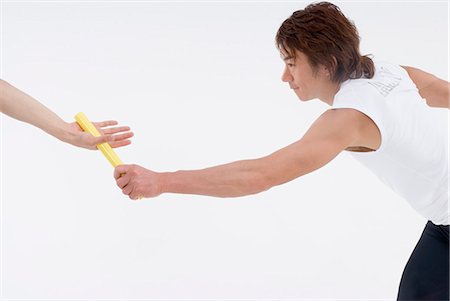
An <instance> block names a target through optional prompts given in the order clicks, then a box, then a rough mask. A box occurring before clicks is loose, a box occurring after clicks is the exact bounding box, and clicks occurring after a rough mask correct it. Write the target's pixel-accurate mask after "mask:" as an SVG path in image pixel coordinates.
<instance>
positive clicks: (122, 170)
mask: <svg viewBox="0 0 450 301" xmlns="http://www.w3.org/2000/svg"><path fill="white" fill-rule="evenodd" d="M129 168H130V165H125V164H122V165H118V166H117V167H116V168H114V178H115V179H116V180H117V179H118V178H120V177H121V176H122V175H124V174H126V173H127V171H128V169H129Z"/></svg>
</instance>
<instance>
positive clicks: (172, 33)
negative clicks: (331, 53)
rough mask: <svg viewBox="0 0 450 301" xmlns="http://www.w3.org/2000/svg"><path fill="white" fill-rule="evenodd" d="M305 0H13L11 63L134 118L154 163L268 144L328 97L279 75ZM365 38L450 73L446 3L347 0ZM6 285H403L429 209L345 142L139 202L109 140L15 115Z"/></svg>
mask: <svg viewBox="0 0 450 301" xmlns="http://www.w3.org/2000/svg"><path fill="white" fill-rule="evenodd" d="M307 4H308V2H300V1H296V2H245V3H244V2H203V3H202V2H184V3H183V2H171V3H162V2H131V1H130V2H125V1H123V2H115V3H114V2H106V1H105V2H76V1H74V2H64V1H53V2H38V1H28V2H19V1H17V2H15V1H3V4H2V29H1V33H2V66H1V67H2V78H4V79H5V80H7V81H8V82H10V83H11V84H13V85H15V86H17V87H19V88H21V89H22V90H24V91H25V92H27V93H28V94H30V95H32V96H34V97H35V98H36V99H38V100H40V101H41V102H42V103H44V104H45V105H47V106H48V107H50V108H51V109H52V110H54V111H55V112H57V113H58V114H59V115H60V116H62V117H63V118H64V119H65V120H67V121H72V120H73V116H74V115H75V114H76V113H78V112H79V111H83V112H85V113H86V115H87V116H88V117H89V118H90V119H91V120H97V121H98V120H104V119H110V118H114V119H117V120H119V121H120V122H121V123H122V124H125V125H130V126H131V127H132V129H133V131H134V132H135V133H136V136H135V138H134V139H133V143H132V145H131V146H129V147H127V148H124V149H119V150H117V152H118V154H119V156H120V157H121V158H122V160H123V161H124V162H126V163H135V164H140V165H143V166H145V167H147V168H150V169H153V170H156V171H174V170H179V169H199V168H204V167H209V166H212V165H217V164H223V163H228V162H231V161H236V160H241V159H250V158H256V157H260V156H264V155H267V154H270V153H271V152H273V151H275V150H277V149H279V148H281V147H284V146H286V145H288V144H290V143H292V142H294V141H296V140H297V139H299V138H300V137H301V136H302V135H303V133H305V131H306V130H307V129H308V127H309V125H310V124H311V123H312V122H313V121H314V120H315V119H316V118H317V117H318V116H319V115H320V114H321V113H322V112H324V111H325V110H326V109H327V106H326V105H325V104H323V103H320V102H319V101H313V102H309V103H301V102H299V101H298V100H297V99H296V97H295V95H294V94H293V92H292V91H291V90H290V89H289V88H288V86H287V84H286V83H282V82H281V80H280V78H281V72H282V70H283V63H282V61H281V59H280V57H279V53H278V52H277V50H276V48H275V43H274V37H275V33H276V31H277V30H278V27H279V26H280V25H281V23H282V22H283V21H284V20H285V19H286V18H287V17H288V16H289V15H290V14H291V13H292V12H293V11H295V10H297V9H302V8H304V7H305V6H306V5H307ZM336 4H338V5H339V6H340V7H341V9H342V10H343V12H344V13H345V14H346V15H347V16H348V17H349V18H350V19H352V20H354V21H355V23H356V25H357V27H358V28H359V32H360V35H361V36H362V43H361V48H362V53H363V54H368V53H372V54H374V55H375V58H378V59H387V60H390V61H393V62H395V63H398V64H403V65H412V66H416V67H419V68H422V69H424V70H427V71H429V72H432V73H434V74H436V75H437V76H439V77H441V78H444V79H447V80H448V73H447V72H448V71H447V70H448V57H447V56H448V50H449V49H448V34H449V33H448V4H447V3H446V2H430V1H426V2H336ZM2 119H3V120H2V128H1V133H2V145H1V147H2V148H1V151H2V161H1V171H2V192H1V196H2V199H1V201H2V202H1V209H2V210H1V226H2V227H1V242H2V245H1V254H2V261H1V285H2V300H7V299H9V298H31V299H33V298H41V299H52V298H53V299H58V300H62V299H64V298H72V299H74V298H86V299H100V298H103V299H107V298H115V299H124V300H125V299H132V298H145V299H156V298H161V299H174V298H178V299H196V300H198V299H244V298H247V299H284V298H293V299H304V300H312V299H333V300H335V299H347V300H348V299H358V300H366V299H389V300H393V299H395V298H396V294H397V288H398V284H399V281H400V277H401V273H402V271H403V268H404V266H405V264H406V261H407V260H408V258H409V255H410V254H411V252H412V250H413V248H414V246H415V244H416V242H417V240H418V239H419V236H420V234H421V232H422V229H423V227H424V225H425V223H426V220H425V219H424V218H422V217H420V216H419V215H418V214H417V213H415V211H413V209H411V208H410V207H409V205H408V204H407V202H406V201H405V200H403V199H401V198H399V197H397V196H396V195H395V194H394V193H393V192H391V191H390V190H389V189H388V188H386V187H385V186H384V185H383V184H381V183H380V182H379V181H378V180H377V178H375V176H373V175H372V174H371V173H370V172H369V171H368V170H366V169H365V168H364V167H362V166H361V165H359V164H358V163H357V162H356V161H354V160H353V159H352V158H350V156H349V155H348V154H341V155H340V156H339V157H338V158H337V159H336V160H334V161H333V162H331V163H330V164H329V165H328V166H326V167H324V168H322V169H320V170H319V171H316V172H315V173H313V174H310V175H307V176H304V177H302V178H299V179H297V180H295V181H292V182H290V183H287V184H285V185H283V186H279V187H275V188H273V189H271V190H269V191H268V192H264V193H261V194H258V195H254V196H248V197H242V198H234V199H219V198H211V197H204V196H193V195H175V194H166V195H162V196H160V197H158V198H156V199H145V200H142V201H139V202H133V201H130V200H129V199H128V198H126V197H125V196H123V195H122V193H121V191H120V190H119V189H118V188H117V187H116V186H115V181H114V179H113V177H112V174H113V170H112V168H111V166H110V165H109V163H108V162H107V161H106V159H105V158H104V157H103V156H102V155H101V153H100V152H94V151H87V150H83V149H78V148H74V147H72V146H70V145H67V144H63V143H61V142H60V141H58V140H57V139H54V138H53V137H50V136H48V135H46V134H45V133H43V132H42V131H40V130H38V129H36V128H34V127H32V126H29V125H27V124H24V123H20V122H17V121H15V120H12V119H10V118H8V117H4V116H3V118H2Z"/></svg>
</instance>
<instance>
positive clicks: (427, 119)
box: [114, 2, 449, 300]
mask: <svg viewBox="0 0 450 301" xmlns="http://www.w3.org/2000/svg"><path fill="white" fill-rule="evenodd" d="M276 42H277V45H278V47H279V49H280V52H281V55H282V58H283V60H284V62H285V64H286V67H285V70H284V72H283V75H282V80H283V81H284V82H286V83H288V84H289V87H290V88H291V89H292V90H293V91H294V93H295V94H296V95H297V97H298V98H299V99H300V100H302V101H309V100H311V99H319V100H321V101H323V102H325V103H327V104H328V105H330V106H331V109H329V110H328V111H326V112H325V113H324V114H322V115H321V116H320V117H319V118H318V119H317V120H316V121H315V122H314V123H313V124H312V126H311V127H310V129H309V130H308V131H307V132H306V134H305V135H304V136H303V137H302V138H301V139H300V140H299V141H296V142H294V143H293V144H291V145H289V146H287V147H285V148H283V149H280V150H278V151H276V152H274V153H272V154H270V155H268V156H265V157H262V158H258V159H254V160H244V161H237V162H233V163H229V164H225V165H220V166H215V167H211V168H206V169H202V170H189V171H177V172H167V173H157V172H153V171H150V170H147V169H145V168H142V167H140V166H136V165H122V166H118V167H117V168H116V169H115V172H114V176H115V179H116V181H117V185H118V186H119V188H120V189H122V192H123V193H124V194H126V195H128V196H129V197H130V198H131V199H137V198H140V197H155V196H158V195H160V194H161V193H166V192H169V193H184V194H200V195H209V196H216V197H238V196H244V195H249V194H255V193H259V192H262V191H265V190H268V189H270V188H271V187H273V186H276V185H280V184H283V183H286V182H289V181H291V180H293V179H295V178H298V177H300V176H302V175H305V174H307V173H310V172H312V171H314V170H316V169H318V168H321V167H322V166H324V165H326V164H327V163H328V162H330V161H331V160H333V158H335V157H336V156H337V155H338V154H339V153H340V152H342V151H344V150H346V151H349V152H350V153H351V154H352V155H353V156H354V157H355V158H356V159H357V160H358V161H360V162H361V163H362V164H364V165H366V166H367V167H368V168H369V169H371V170H372V171H373V172H374V173H375V174H376V175H377V176H379V177H380V179H381V180H382V181H383V182H384V183H385V184H386V185H388V186H390V187H391V188H392V189H393V190H394V191H396V192H397V193H398V194H399V195H401V196H402V197H404V198H405V199H406V200H407V201H408V202H409V203H410V204H411V206H412V207H414V208H415V209H416V210H417V211H418V212H419V213H420V214H422V215H423V216H424V217H426V218H427V219H428V220H429V222H428V224H427V225H426V227H425V230H424V233H423V235H422V237H421V239H420V241H419V243H418V244H417V247H416V248H415V250H414V252H413V254H412V256H411V258H410V260H409V262H408V264H407V266H406V268H405V271H404V274H403V277H402V281H401V284H400V289H399V294H398V299H400V300H416V299H421V300H425V299H426V300H443V299H446V300H448V296H449V267H448V264H449V260H448V251H449V246H448V227H449V226H448V225H449V211H448V133H447V129H446V128H445V127H443V126H442V123H439V122H437V121H436V120H435V119H433V118H432V116H433V115H432V111H433V110H431V109H430V108H429V107H428V106H427V104H426V103H425V102H424V101H423V100H422V97H424V98H426V99H427V103H428V104H429V105H430V106H436V107H445V108H448V106H449V104H448V100H449V99H448V96H449V83H448V82H446V81H443V80H440V79H437V78H436V77H434V76H432V75H430V74H427V73H425V72H423V71H420V70H418V69H414V68H411V67H405V68H402V67H401V66H398V65H394V64H390V63H387V62H377V63H374V62H373V61H372V60H371V59H370V58H369V57H367V56H361V55H360V53H359V36H358V32H357V30H356V28H355V26H354V24H353V23H352V22H350V21H349V20H348V19H347V18H346V17H345V16H344V15H343V14H342V13H341V11H340V9H339V8H338V7H336V6H335V5H333V4H331V3H327V2H321V3H316V4H311V5H309V6H307V7H306V8H305V9H304V10H299V11H296V12H294V13H293V14H292V16H290V17H289V18H288V19H287V20H285V21H284V22H283V24H282V25H281V27H280V29H279V31H278V33H277V36H276ZM411 78H413V79H414V81H415V82H413V81H412V80H411ZM416 86H417V87H418V88H419V90H418V89H417V88H416Z"/></svg>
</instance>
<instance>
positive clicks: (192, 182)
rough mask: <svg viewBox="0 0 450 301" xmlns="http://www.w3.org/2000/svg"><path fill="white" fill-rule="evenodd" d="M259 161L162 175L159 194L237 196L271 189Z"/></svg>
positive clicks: (238, 162) (246, 161)
mask: <svg viewBox="0 0 450 301" xmlns="http://www.w3.org/2000/svg"><path fill="white" fill-rule="evenodd" d="M264 170H265V169H264V166H263V163H262V162H261V160H258V159H255V160H243V161H237V162H233V163H229V164H224V165H219V166H214V167H210V168H206V169H202V170H180V171H176V172H167V173H161V174H160V179H161V189H162V193H182V194H198V195H208V196H215V197H223V198H225V197H239V196H245V195H250V194H256V193H259V192H262V191H264V190H267V189H269V188H270V185H268V183H267V180H266V178H265V177H264Z"/></svg>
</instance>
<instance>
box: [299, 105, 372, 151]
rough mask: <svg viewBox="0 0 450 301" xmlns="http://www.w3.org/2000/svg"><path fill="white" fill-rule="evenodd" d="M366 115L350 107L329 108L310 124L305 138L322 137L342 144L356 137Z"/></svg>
mask: <svg viewBox="0 0 450 301" xmlns="http://www.w3.org/2000/svg"><path fill="white" fill-rule="evenodd" d="M366 119H367V117H365V115H364V114H362V113H361V112H360V111H358V110H355V109H352V108H342V109H334V108H332V109H329V110H327V111H326V112H324V113H323V114H322V115H321V116H320V117H319V118H317V119H316V121H315V122H314V123H313V124H312V125H311V127H310V129H309V130H308V132H307V134H306V135H305V138H307V137H317V136H319V137H322V138H324V139H330V140H334V141H341V142H342V143H343V144H346V143H350V144H351V143H353V140H355V139H358V137H359V135H360V133H361V129H362V128H363V126H364V124H365V122H367V120H366Z"/></svg>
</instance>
